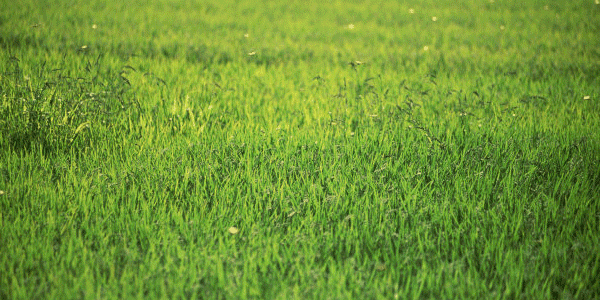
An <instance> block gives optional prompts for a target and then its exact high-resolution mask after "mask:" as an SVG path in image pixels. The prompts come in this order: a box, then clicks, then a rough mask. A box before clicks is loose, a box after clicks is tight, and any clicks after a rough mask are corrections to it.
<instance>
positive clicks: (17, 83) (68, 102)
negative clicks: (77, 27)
mask: <svg viewBox="0 0 600 300" xmlns="http://www.w3.org/2000/svg"><path fill="white" fill-rule="evenodd" d="M84 61H85V67H84V68H81V69H75V70H72V69H71V70H69V69H68V68H66V66H65V65H66V63H65V61H64V60H63V61H62V62H61V64H62V66H61V65H58V66H56V67H52V66H49V64H47V63H46V61H43V62H41V64H39V65H36V66H35V67H33V68H29V69H27V70H24V69H23V68H22V67H21V60H20V59H19V58H17V57H15V56H10V57H9V58H8V59H6V60H4V66H3V67H4V68H3V69H4V70H6V71H5V73H4V74H2V77H1V78H0V80H1V82H0V94H1V95H2V106H1V109H0V116H1V119H2V121H0V122H1V124H2V130H1V131H0V140H1V141H2V143H1V144H2V146H3V148H4V150H5V151H11V150H12V151H15V150H28V151H29V150H32V147H33V148H35V147H39V148H40V149H42V150H43V151H45V152H46V153H53V152H56V151H59V152H60V151H68V150H70V149H82V148H85V147H87V146H89V144H90V142H91V141H92V140H93V139H94V138H93V136H94V133H93V130H92V128H94V127H98V128H105V129H104V130H106V128H110V127H111V125H112V123H113V121H114V120H115V119H116V118H118V117H120V116H123V114H124V113H125V112H127V111H131V109H132V108H135V107H134V105H135V104H136V102H135V101H136V100H135V98H133V94H132V93H131V88H130V83H129V82H128V81H127V79H126V78H125V77H122V76H121V74H123V72H124V71H123V70H117V71H115V70H102V66H101V63H102V57H101V56H98V57H97V58H96V59H94V60H88V58H85V59H84ZM98 137H99V136H98V135H96V136H95V138H98Z"/></svg>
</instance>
